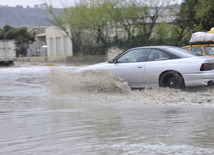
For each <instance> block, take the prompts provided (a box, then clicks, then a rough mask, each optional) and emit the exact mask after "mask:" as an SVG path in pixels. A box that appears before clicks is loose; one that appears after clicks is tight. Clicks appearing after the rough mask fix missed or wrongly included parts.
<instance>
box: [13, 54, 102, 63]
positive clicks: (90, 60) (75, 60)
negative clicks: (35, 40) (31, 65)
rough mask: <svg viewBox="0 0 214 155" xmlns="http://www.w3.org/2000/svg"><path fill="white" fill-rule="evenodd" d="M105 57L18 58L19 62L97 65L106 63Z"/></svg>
mask: <svg viewBox="0 0 214 155" xmlns="http://www.w3.org/2000/svg"><path fill="white" fill-rule="evenodd" d="M105 59H106V56H104V55H95V56H94V55H88V56H66V57H58V56H57V57H47V56H46V57H18V58H17V61H27V62H66V63H69V64H95V63H99V62H104V61H105Z"/></svg>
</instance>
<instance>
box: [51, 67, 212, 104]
mask: <svg viewBox="0 0 214 155" xmlns="http://www.w3.org/2000/svg"><path fill="white" fill-rule="evenodd" d="M47 86H48V88H49V91H50V93H51V94H54V95H58V96H61V97H62V96H63V98H65V96H66V97H68V99H71V98H72V100H75V99H77V100H79V99H81V100H82V99H83V100H88V99H89V100H90V99H91V100H96V101H98V100H99V101H101V102H108V103H112V102H114V103H118V104H120V103H124V102H125V103H130V104H131V105H133V104H139V103H140V104H188V105H189V104H197V105H202V104H203V105H209V106H210V105H214V97H213V94H214V88H213V87H192V88H187V89H185V90H178V89H169V88H158V87H157V88H145V89H142V90H133V91H132V90H131V89H130V88H129V87H128V86H127V85H126V84H124V83H123V82H122V81H121V80H120V79H119V78H116V77H114V76H112V75H111V74H109V73H107V72H104V71H103V70H93V71H92V70H91V71H84V72H82V73H75V74H74V73H72V72H69V71H67V70H63V69H61V68H51V69H50V70H49V73H48V74H47ZM74 98H75V99H74Z"/></svg>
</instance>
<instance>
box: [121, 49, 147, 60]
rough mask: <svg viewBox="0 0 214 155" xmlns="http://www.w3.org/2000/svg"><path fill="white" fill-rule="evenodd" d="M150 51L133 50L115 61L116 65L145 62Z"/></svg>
mask: <svg viewBox="0 0 214 155" xmlns="http://www.w3.org/2000/svg"><path fill="white" fill-rule="evenodd" d="M149 52H150V49H140V48H139V49H133V50H130V51H128V52H127V53H125V54H123V55H122V56H121V57H119V58H118V59H117V62H118V63H133V62H144V61H146V60H147V56H148V53H149Z"/></svg>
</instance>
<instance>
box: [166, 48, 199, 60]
mask: <svg viewBox="0 0 214 155" xmlns="http://www.w3.org/2000/svg"><path fill="white" fill-rule="evenodd" d="M168 50H169V51H171V52H172V53H173V54H175V55H177V56H179V57H181V58H189V57H194V56H203V55H201V54H199V53H195V52H193V51H189V50H187V49H183V48H179V47H173V48H172V47H169V48H168Z"/></svg>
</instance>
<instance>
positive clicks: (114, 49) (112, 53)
mask: <svg viewBox="0 0 214 155" xmlns="http://www.w3.org/2000/svg"><path fill="white" fill-rule="evenodd" d="M122 52H123V50H122V49H119V48H117V47H112V48H109V49H108V51H107V52H106V61H109V60H112V59H113V58H115V57H116V56H117V55H119V54H120V53H122Z"/></svg>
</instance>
